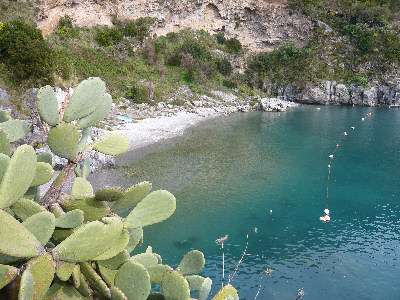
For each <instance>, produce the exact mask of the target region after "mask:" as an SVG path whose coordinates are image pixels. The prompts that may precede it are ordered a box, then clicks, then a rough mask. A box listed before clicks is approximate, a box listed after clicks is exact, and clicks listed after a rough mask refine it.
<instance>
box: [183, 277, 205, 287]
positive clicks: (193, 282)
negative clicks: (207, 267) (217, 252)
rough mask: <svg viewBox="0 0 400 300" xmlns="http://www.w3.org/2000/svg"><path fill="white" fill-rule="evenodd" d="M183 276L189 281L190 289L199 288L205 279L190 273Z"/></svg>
mask: <svg viewBox="0 0 400 300" xmlns="http://www.w3.org/2000/svg"><path fill="white" fill-rule="evenodd" d="M185 278H186V280H187V282H188V283H189V288H190V289H191V290H200V288H201V286H202V285H203V282H204V280H205V278H204V277H203V276H200V275H191V276H186V277H185Z"/></svg>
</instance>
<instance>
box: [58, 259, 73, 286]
mask: <svg viewBox="0 0 400 300" xmlns="http://www.w3.org/2000/svg"><path fill="white" fill-rule="evenodd" d="M75 266H76V265H75V264H73V263H69V262H65V261H63V262H61V264H60V265H59V266H58V267H57V269H56V275H57V277H58V278H60V280H62V281H67V280H68V279H69V278H70V277H71V275H72V272H73V271H74V268H75Z"/></svg>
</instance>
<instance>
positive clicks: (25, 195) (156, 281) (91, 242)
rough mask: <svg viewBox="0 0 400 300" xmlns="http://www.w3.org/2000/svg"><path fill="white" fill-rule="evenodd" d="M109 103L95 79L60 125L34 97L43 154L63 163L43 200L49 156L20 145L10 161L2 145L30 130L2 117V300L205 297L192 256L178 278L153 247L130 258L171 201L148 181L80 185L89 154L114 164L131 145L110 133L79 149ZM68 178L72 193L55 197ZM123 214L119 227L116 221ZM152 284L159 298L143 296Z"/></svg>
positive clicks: (47, 93) (54, 108)
mask: <svg viewBox="0 0 400 300" xmlns="http://www.w3.org/2000/svg"><path fill="white" fill-rule="evenodd" d="M111 103H112V100H111V96H110V95H109V94H107V93H105V84H104V83H103V82H102V81H101V80H100V79H99V78H89V79H87V80H84V81H83V82H81V83H80V84H79V85H78V87H77V88H76V90H75V92H74V94H73V95H72V97H71V99H70V101H69V104H68V106H67V108H66V110H65V113H64V115H63V116H62V114H61V113H60V112H59V108H58V103H57V99H56V96H55V94H54V91H53V89H52V88H51V87H50V86H46V87H44V88H41V89H40V90H39V93H38V103H37V108H38V112H39V115H40V116H41V118H42V120H43V121H44V122H45V123H47V124H48V126H49V132H48V145H49V147H50V149H51V151H52V152H53V153H54V154H56V155H58V156H61V157H64V158H66V159H68V164H67V166H66V167H65V168H64V170H62V171H61V172H60V174H59V175H58V176H57V178H55V179H54V181H53V182H52V184H51V187H50V189H49V190H48V191H47V193H46V194H45V195H44V196H43V197H42V198H41V197H40V193H39V187H40V186H41V185H42V184H45V183H47V182H49V181H51V180H52V179H53V177H54V171H53V168H52V159H51V155H50V154H49V153H40V154H36V153H35V150H34V149H33V147H31V146H29V145H22V146H19V147H18V148H16V150H15V151H14V152H13V153H12V155H11V156H10V149H11V148H12V147H11V146H10V143H12V142H15V141H17V140H19V139H21V138H24V137H25V136H26V134H27V133H28V132H29V125H27V123H26V122H25V121H21V120H12V119H11V118H10V117H9V115H8V114H7V113H6V112H0V152H1V153H0V296H3V295H5V297H6V298H7V299H26V300H31V299H129V300H131V299H135V300H137V299H139V300H141V299H143V300H146V299H167V300H168V299H171V300H172V299H179V300H185V299H187V300H190V299H192V298H191V294H192V296H193V294H195V292H193V291H198V299H200V300H205V299H207V298H208V296H209V293H210V289H211V284H212V281H211V279H210V278H204V277H202V276H199V275H195V274H196V273H198V272H200V271H201V270H202V268H203V267H204V264H205V260H204V255H203V253H201V252H200V251H196V250H192V251H190V252H189V253H187V254H186V255H185V256H184V257H183V259H182V261H181V263H180V264H179V265H178V267H177V268H176V269H173V268H172V267H170V266H168V265H166V264H164V263H163V261H162V259H161V256H160V255H159V254H157V253H155V252H153V250H152V248H151V247H148V248H147V250H146V252H144V253H139V254H135V255H131V253H132V251H134V250H135V249H137V248H138V247H139V246H140V245H141V244H142V242H143V227H145V226H148V225H151V224H154V223H157V222H161V221H163V220H165V219H167V218H169V217H170V216H171V215H172V214H173V212H174V211H175V207H176V199H175V197H174V196H173V195H172V194H171V193H169V192H167V191H164V190H157V191H151V190H152V185H151V183H149V182H141V183H138V184H136V185H134V186H132V187H130V188H128V189H126V190H124V189H122V188H119V187H105V188H101V189H99V190H97V191H94V190H93V187H92V185H91V184H90V182H89V181H88V180H87V179H86V177H87V176H88V174H89V172H90V168H89V166H90V161H89V159H88V158H84V156H85V153H86V152H87V151H88V150H91V149H94V150H97V151H99V152H102V153H106V154H110V155H117V154H120V153H122V152H124V151H125V150H126V149H127V148H128V146H129V143H128V140H127V139H126V138H125V137H123V136H120V135H117V134H110V135H108V136H105V137H104V138H103V139H102V140H100V141H95V142H94V143H93V144H92V145H88V144H87V140H88V133H89V127H90V126H93V125H95V124H96V123H98V122H99V121H101V120H102V119H103V118H104V117H105V116H106V115H107V113H108V111H109V110H110V108H111ZM73 171H75V174H76V178H75V179H74V181H73V185H72V191H71V194H70V195H66V194H62V193H61V187H62V185H63V184H64V182H65V180H66V178H67V177H69V176H70V175H71V174H72V173H73ZM122 211H123V212H124V214H126V215H127V216H126V217H125V218H122V217H120V216H119V215H118V213H120V212H122ZM153 285H160V286H161V290H162V292H160V293H151V290H152V287H153ZM191 291H192V293H191ZM0 298H1V297H0ZM231 298H232V299H238V297H237V293H236V291H235V290H234V288H233V287H231V286H225V287H224V288H223V289H222V290H221V291H220V292H219V293H218V294H217V295H216V296H215V297H214V298H213V299H215V300H219V299H231Z"/></svg>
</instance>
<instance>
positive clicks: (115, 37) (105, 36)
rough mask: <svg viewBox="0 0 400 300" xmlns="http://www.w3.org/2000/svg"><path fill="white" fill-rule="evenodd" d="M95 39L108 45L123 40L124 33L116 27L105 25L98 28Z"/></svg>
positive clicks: (105, 45)
mask: <svg viewBox="0 0 400 300" xmlns="http://www.w3.org/2000/svg"><path fill="white" fill-rule="evenodd" d="M94 39H95V40H96V42H97V43H98V44H99V45H100V46H103V47H107V46H111V45H112V44H114V43H119V42H120V41H122V34H121V32H120V31H119V30H118V29H116V28H109V27H108V26H103V27H100V28H98V29H97V32H96V35H95V37H94Z"/></svg>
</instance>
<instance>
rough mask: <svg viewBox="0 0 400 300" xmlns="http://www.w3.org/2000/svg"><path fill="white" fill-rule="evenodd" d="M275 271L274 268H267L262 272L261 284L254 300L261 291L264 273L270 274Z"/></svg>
mask: <svg viewBox="0 0 400 300" xmlns="http://www.w3.org/2000/svg"><path fill="white" fill-rule="evenodd" d="M274 271H275V270H272V269H266V270H265V271H264V272H262V273H261V277H260V284H259V286H258V291H257V294H256V296H255V297H254V300H256V299H257V297H258V294H259V293H260V291H261V284H262V279H263V277H264V275H265V274H267V275H270V274H271V273H272V272H274Z"/></svg>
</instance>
